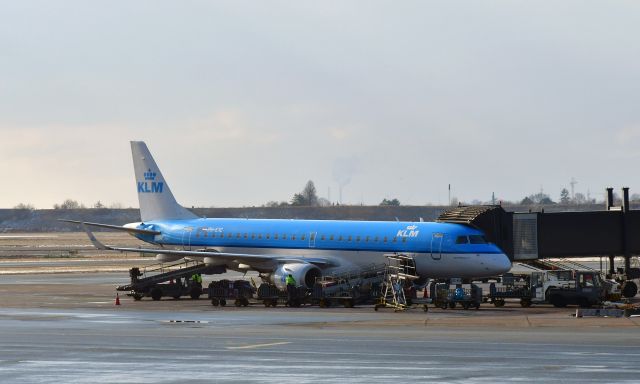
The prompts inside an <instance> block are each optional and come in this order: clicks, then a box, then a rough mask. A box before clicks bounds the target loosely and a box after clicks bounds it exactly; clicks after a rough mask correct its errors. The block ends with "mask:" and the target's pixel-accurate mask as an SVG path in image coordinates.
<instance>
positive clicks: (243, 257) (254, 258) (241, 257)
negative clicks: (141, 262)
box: [66, 220, 333, 267]
mask: <svg viewBox="0 0 640 384" xmlns="http://www.w3.org/2000/svg"><path fill="white" fill-rule="evenodd" d="M66 221H69V222H73V221H71V220H66ZM75 223H80V224H81V225H82V228H83V229H84V231H85V232H86V234H87V236H89V240H91V243H92V244H93V246H94V247H96V248H97V249H101V250H110V251H120V252H140V253H155V254H158V253H160V254H163V255H174V256H181V257H202V258H204V257H213V258H216V259H222V260H228V261H229V262H233V263H242V264H249V265H251V264H253V263H271V264H283V263H310V264H315V265H317V266H319V267H330V266H333V263H332V262H331V261H330V260H327V259H323V258H317V257H315V258H302V257H300V258H296V257H292V256H290V255H286V256H285V255H280V256H278V255H258V254H251V253H229V252H216V251H181V250H174V249H165V248H128V247H113V246H109V245H105V244H103V243H101V242H100V241H99V240H98V239H96V237H95V235H94V234H93V232H91V230H89V228H88V227H87V225H91V223H83V222H75ZM103 225H104V224H103ZM103 225H102V226H103ZM107 228H109V227H107ZM149 232H152V231H149Z"/></svg>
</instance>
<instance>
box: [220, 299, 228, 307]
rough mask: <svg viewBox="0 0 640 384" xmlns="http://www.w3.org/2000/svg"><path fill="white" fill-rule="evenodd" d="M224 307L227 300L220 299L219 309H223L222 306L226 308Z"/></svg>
mask: <svg viewBox="0 0 640 384" xmlns="http://www.w3.org/2000/svg"><path fill="white" fill-rule="evenodd" d="M226 305H227V300H225V299H220V306H221V307H224V306H226Z"/></svg>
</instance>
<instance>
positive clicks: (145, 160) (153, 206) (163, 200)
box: [131, 141, 197, 221]
mask: <svg viewBox="0 0 640 384" xmlns="http://www.w3.org/2000/svg"><path fill="white" fill-rule="evenodd" d="M131 153H132V155H133V168H134V170H135V174H136V186H137V189H138V201H139V202H140V218H141V219H142V221H149V220H170V219H195V218H197V216H196V215H195V214H193V213H192V212H191V211H188V210H187V209H185V208H184V207H182V206H181V205H180V204H178V203H177V202H176V199H175V198H174V197H173V194H172V193H171V190H170V189H169V185H168V184H167V182H166V181H165V179H164V177H163V176H162V173H161V172H160V168H158V165H157V164H156V162H155V160H153V156H151V152H149V149H148V148H147V145H146V144H145V143H144V142H143V141H132V142H131Z"/></svg>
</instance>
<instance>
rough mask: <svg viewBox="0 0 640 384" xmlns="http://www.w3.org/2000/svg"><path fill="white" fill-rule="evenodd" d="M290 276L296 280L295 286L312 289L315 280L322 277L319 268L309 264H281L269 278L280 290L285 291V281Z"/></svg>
mask: <svg viewBox="0 0 640 384" xmlns="http://www.w3.org/2000/svg"><path fill="white" fill-rule="evenodd" d="M289 274H291V276H293V278H294V279H296V283H297V285H302V286H306V287H307V288H312V287H313V284H315V282H316V278H317V277H320V276H322V271H320V268H318V267H316V266H315V265H313V264H309V263H289V264H282V265H280V266H279V267H278V268H276V270H275V271H273V273H272V274H271V276H270V279H271V282H272V283H273V284H275V285H276V286H277V287H278V288H280V289H286V288H287V285H286V283H285V279H286V278H287V275H289Z"/></svg>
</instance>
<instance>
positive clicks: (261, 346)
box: [227, 341, 291, 349]
mask: <svg viewBox="0 0 640 384" xmlns="http://www.w3.org/2000/svg"><path fill="white" fill-rule="evenodd" d="M284 344H291V342H290V341H279V342H277V343H268V344H252V345H243V346H241V347H227V349H254V348H264V347H273V346H274V345H284Z"/></svg>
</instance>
